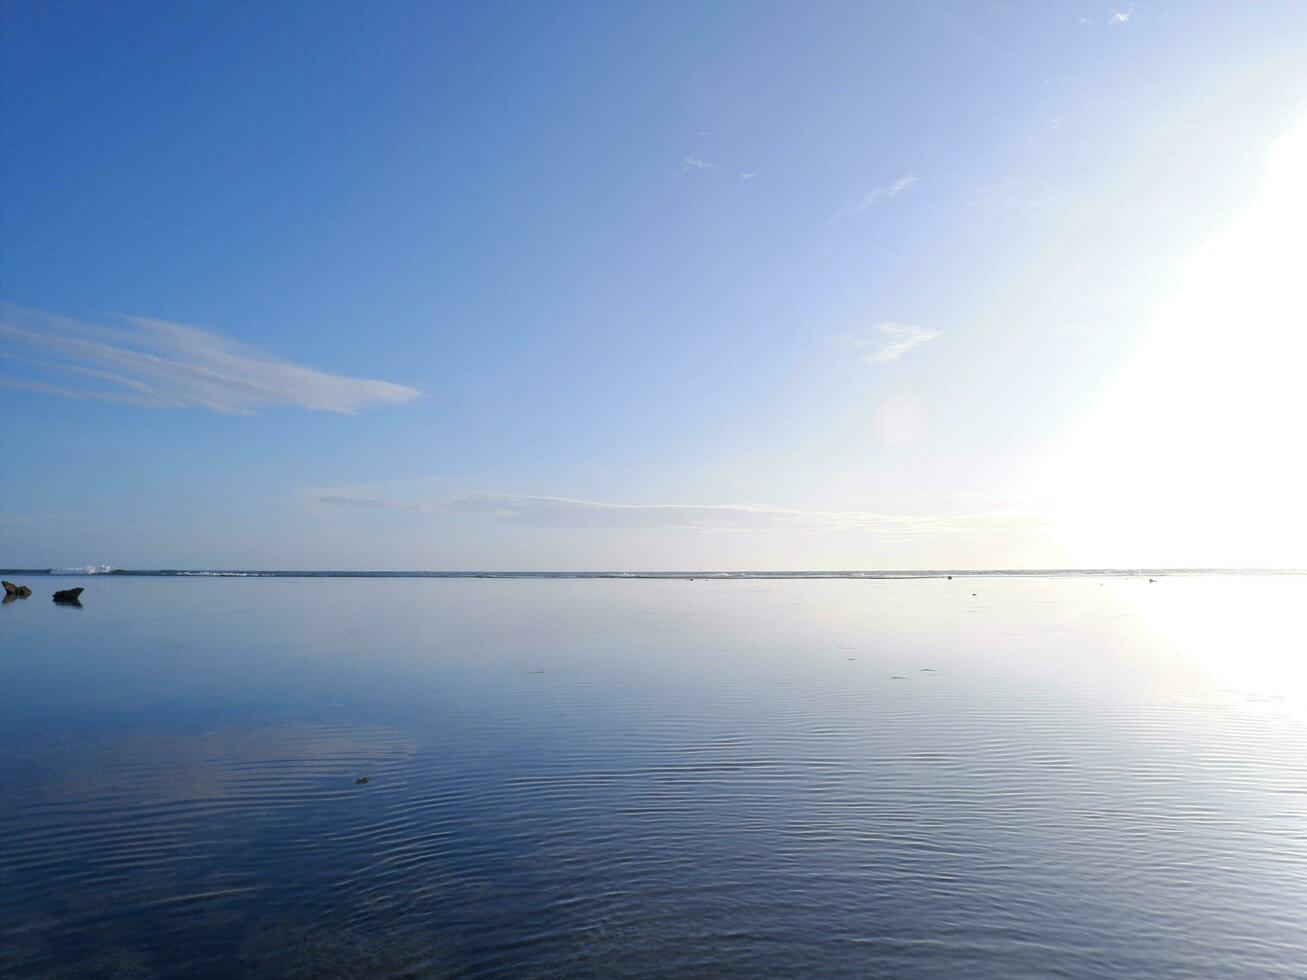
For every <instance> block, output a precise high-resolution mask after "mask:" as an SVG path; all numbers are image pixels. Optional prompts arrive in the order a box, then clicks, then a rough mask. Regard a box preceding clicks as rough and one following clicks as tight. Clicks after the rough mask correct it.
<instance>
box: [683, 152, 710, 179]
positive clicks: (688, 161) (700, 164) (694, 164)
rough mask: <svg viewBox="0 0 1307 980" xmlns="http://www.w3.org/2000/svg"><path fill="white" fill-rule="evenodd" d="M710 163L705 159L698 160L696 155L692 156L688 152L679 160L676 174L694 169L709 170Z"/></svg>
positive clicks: (686, 172)
mask: <svg viewBox="0 0 1307 980" xmlns="http://www.w3.org/2000/svg"><path fill="white" fill-rule="evenodd" d="M711 169H712V164H711V163H710V162H709V161H707V160H700V159H699V158H698V157H692V156H690V155H689V154H688V153H687V154H686V155H685V158H684V159H683V160H682V161H681V169H680V170H678V171H676V173H677V175H678V176H679V175H680V174H688V173H691V172H693V171H696V170H711Z"/></svg>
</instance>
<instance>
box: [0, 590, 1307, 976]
mask: <svg viewBox="0 0 1307 980" xmlns="http://www.w3.org/2000/svg"><path fill="white" fill-rule="evenodd" d="M1304 591H1307V580H1304V579H1302V578H1297V577H1295V578H1282V579H1274V580H1270V579H1251V578H1250V579H1233V580H1232V579H1225V578H1221V579H1165V580H1162V581H1159V582H1158V583H1155V584H1151V585H1150V584H1148V583H1147V582H1146V581H1144V580H1129V581H1118V582H1109V583H1108V584H1106V585H1104V584H1102V583H1101V582H1099V581H1097V580H1093V579H1079V580H1020V579H1007V580H994V579H989V580H984V581H977V580H970V581H968V580H961V579H959V580H955V581H953V582H947V581H931V580H921V581H907V582H884V581H877V582H842V581H822V582H766V583H759V582H704V581H700V582H683V581H669V582H630V581H491V582H486V581H474V580H468V581H448V580H445V581H403V580H386V581H351V580H330V581H326V580H312V581H309V580H275V581H267V580H264V581H250V580H220V581H215V580H207V581H186V580H177V579H170V580H140V579H103V578H101V579H95V580H93V581H91V582H90V583H89V584H88V592H87V595H86V601H85V608H84V609H83V610H81V611H80V612H79V613H77V614H76V615H72V614H69V613H68V611H62V613H63V615H60V613H61V611H60V610H57V609H54V608H52V604H49V603H48V602H47V603H43V604H41V605H40V606H35V605H33V606H30V607H26V608H24V607H7V608H6V609H5V610H4V611H3V613H2V614H0V615H3V617H4V618H3V619H2V620H0V629H3V636H4V640H5V642H4V653H3V660H0V671H2V672H3V674H2V676H0V680H2V681H3V686H2V687H0V707H2V708H3V714H2V718H0V725H2V726H3V728H2V731H3V735H4V740H3V755H0V791H2V793H0V818H2V821H3V822H2V827H0V829H2V831H3V838H2V839H3V842H4V847H3V856H2V857H0V867H3V873H4V885H5V887H4V889H3V899H2V901H3V919H4V928H5V935H6V941H5V943H4V947H5V949H6V952H5V954H4V956H5V960H4V962H0V967H5V968H6V969H8V970H10V971H11V972H17V973H18V974H19V975H22V974H23V973H24V972H28V973H33V974H36V973H40V972H42V971H43V970H44V971H46V972H49V971H50V970H51V969H55V970H57V969H61V968H64V969H66V968H68V967H69V966H70V965H72V964H81V965H82V966H84V967H86V968H88V969H89V968H91V967H94V966H96V964H100V966H99V967H96V968H105V969H108V967H104V966H103V963H104V962H107V960H106V957H108V958H109V959H113V958H114V957H117V958H118V960H115V962H118V961H121V963H126V964H128V966H129V967H130V968H132V969H139V970H140V971H141V972H145V973H147V974H148V973H149V972H151V971H155V972H165V973H167V972H171V973H178V972H191V973H195V972H200V973H203V972H205V971H206V970H207V971H217V969H218V966H219V965H221V964H223V963H227V962H229V961H231V959H232V958H233V957H244V958H245V959H244V968H245V969H247V970H254V971H255V972H262V973H263V974H264V975H268V976H284V975H289V974H295V973H297V972H298V973H301V974H309V973H314V972H318V973H321V972H324V971H325V972H335V973H351V972H353V973H355V974H356V975H376V974H377V973H384V972H386V971H387V970H390V969H394V968H400V967H404V968H411V969H416V970H418V972H422V971H424V970H425V971H428V972H437V973H440V972H456V971H459V970H466V971H471V972H474V973H476V972H481V973H487V974H496V973H501V974H504V975H510V974H513V973H515V972H518V971H519V970H520V968H521V967H522V966H523V965H524V964H528V963H530V964H533V965H534V966H536V968H538V969H540V970H541V971H542V972H545V973H551V972H552V973H571V974H575V973H578V972H580V973H594V974H600V975H608V974H612V973H615V972H626V973H641V972H643V973H647V974H665V973H666V972H667V971H668V970H669V969H676V968H679V969H682V970H700V971H702V970H708V971H709V972H719V973H720V972H732V973H737V974H758V973H766V972H776V973H784V972H787V971H788V972H790V973H794V972H800V973H809V974H811V973H822V974H827V975H831V974H856V973H863V972H865V970H866V969H867V967H868V964H870V965H871V966H872V967H873V968H874V969H876V970H879V971H881V972H888V973H894V974H897V975H913V974H927V975H928V974H934V975H939V974H940V973H948V972H950V971H952V972H968V973H970V974H971V975H985V974H990V975H995V974H1000V973H1006V974H1008V975H1010V974H1011V972H1012V969H1011V968H1012V966H1013V964H1016V965H1017V969H1016V971H1015V972H1027V973H1047V972H1049V971H1050V970H1051V969H1053V968H1054V967H1056V968H1057V969H1068V970H1070V971H1071V972H1081V973H1083V972H1100V973H1101V972H1110V973H1117V974H1120V973H1134V974H1151V975H1159V974H1163V973H1167V972H1183V971H1184V970H1190V971H1194V970H1200V969H1210V968H1211V967H1212V966H1213V964H1219V966H1220V968H1221V972H1222V974H1223V975H1241V974H1242V975H1275V974H1276V972H1277V970H1278V971H1280V972H1282V973H1283V974H1284V975H1292V970H1291V969H1290V967H1291V966H1293V964H1294V962H1295V958H1296V957H1298V956H1299V955H1300V952H1301V951H1302V945H1301V942H1302V936H1301V929H1300V928H1298V927H1299V926H1300V921H1299V919H1298V916H1299V913H1298V911H1297V910H1298V908H1299V907H1300V903H1299V902H1297V900H1296V899H1297V898H1300V897H1301V895H1302V894H1303V889H1304V885H1307V848H1304V846H1303V844H1302V840H1303V839H1304V838H1303V833H1304V831H1307V818H1304V817H1302V816H1301V815H1297V816H1295V815H1294V811H1293V810H1291V809H1290V808H1287V807H1286V806H1285V803H1284V801H1285V799H1286V798H1293V797H1291V796H1286V794H1293V793H1298V794H1301V793H1302V792H1303V791H1304V790H1307V772H1305V771H1304V769H1303V766H1302V764H1301V762H1300V759H1301V758H1302V757H1303V754H1304V752H1305V751H1307V732H1305V731H1304V728H1303V725H1302V721H1301V717H1300V716H1298V715H1296V714H1295V713H1294V711H1293V710H1292V707H1291V702H1290V701H1289V700H1288V699H1286V700H1285V701H1274V700H1257V699H1256V698H1254V699H1250V698H1249V697H1248V695H1249V694H1250V693H1251V694H1254V695H1257V696H1258V697H1262V696H1265V698H1267V699H1269V698H1272V697H1274V696H1276V695H1278V694H1283V692H1284V691H1286V690H1288V687H1287V684H1286V682H1285V681H1284V677H1286V676H1288V675H1287V674H1281V675H1276V674H1275V673H1273V672H1268V669H1269V668H1268V667H1267V665H1274V664H1282V665H1285V667H1286V669H1290V671H1289V672H1290V673H1291V668H1293V667H1294V664H1293V662H1292V657H1290V656H1288V654H1289V652H1290V651H1291V650H1292V649H1294V648H1295V645H1296V647H1297V648H1299V649H1301V647H1302V643H1301V637H1302V629H1301V628H1300V627H1297V626H1296V625H1295V624H1292V623H1291V622H1289V619H1288V616H1287V614H1286V613H1285V610H1287V609H1290V608H1293V607H1294V606H1298V607H1301V605H1302V602H1301V599H1302V598H1303V593H1304ZM973 592H975V593H977V594H976V595H975V596H972V593H973ZM1235 609H1240V610H1243V614H1244V615H1245V616H1253V617H1256V616H1261V617H1263V618H1262V619H1260V620H1258V622H1257V623H1256V624H1252V625H1251V626H1250V628H1249V629H1247V630H1245V631H1243V632H1242V633H1239V631H1238V630H1237V629H1236V627H1237V623H1238V616H1237V615H1235V614H1234V613H1233V612H1232V611H1233V610H1235ZM15 613H17V615H15ZM1275 617H1278V618H1275ZM1174 623H1179V624H1181V626H1183V627H1184V630H1182V631H1176V630H1170V629H1169V626H1170V625H1171V624H1174ZM1263 626H1264V628H1263ZM1295 630H1296V632H1295ZM1240 636H1242V637H1243V642H1242V644H1241V645H1240V646H1239V648H1238V651H1237V653H1238V655H1237V656H1232V657H1230V658H1229V659H1230V661H1231V662H1232V663H1234V664H1236V665H1239V669H1243V666H1246V665H1248V664H1252V665H1254V666H1256V667H1257V670H1258V671H1259V673H1257V674H1256V675H1248V677H1249V680H1250V683H1248V684H1245V685H1243V686H1240V685H1233V686H1234V689H1235V690H1234V691H1231V690H1230V688H1231V686H1232V685H1231V684H1230V676H1229V675H1228V674H1224V673H1221V672H1220V671H1219V670H1216V669H1215V668H1214V666H1213V665H1214V664H1215V663H1217V662H1218V660H1217V659H1214V658H1215V656H1216V655H1215V652H1214V651H1216V650H1218V649H1219V648H1220V647H1221V645H1222V644H1227V645H1228V644H1231V643H1233V642H1235V641H1237V640H1238V639H1239V637H1240ZM1200 641H1201V642H1200ZM1252 646H1255V647H1256V650H1255V651H1253V652H1252V653H1250V652H1249V647H1252ZM1257 657H1260V658H1261V659H1260V660H1258V659H1257ZM924 668H930V669H929V670H925V669H924ZM896 676H897V677H901V678H902V680H894V679H893V678H894V677H896ZM1254 679H1256V680H1259V681H1260V682H1261V683H1262V684H1263V685H1264V686H1260V687H1259V686H1257V684H1253V683H1251V680H1254ZM1236 692H1239V693H1236ZM363 774H366V775H369V776H370V782H369V784H368V785H367V786H355V785H354V782H353V780H354V779H355V778H356V777H357V776H359V775H363ZM1200 926H1201V928H1200ZM1191 933H1192V935H1190V934H1191ZM1178 934H1185V935H1186V936H1187V937H1188V938H1186V942H1185V943H1184V944H1179V943H1177V942H1176V941H1174V938H1173V937H1174V936H1175V935H1178ZM56 937H59V938H58V941H56ZM1295 944H1297V945H1295ZM132 964H135V966H131V965H132ZM120 965H121V964H120ZM124 968H126V967H124Z"/></svg>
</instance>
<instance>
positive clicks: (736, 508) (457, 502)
mask: <svg viewBox="0 0 1307 980" xmlns="http://www.w3.org/2000/svg"><path fill="white" fill-rule="evenodd" d="M315 499H316V500H317V501H318V502H319V503H324V504H331V505H338V506H348V507H366V508H385V509H390V510H408V511H419V512H425V513H436V514H447V515H471V516H474V517H481V518H488V519H491V520H494V521H496V522H497V523H501V524H512V525H519V526H522V527H532V528H567V529H620V530H648V529H665V530H686V531H705V532H711V531H767V530H832V531H866V532H872V533H876V534H883V535H904V536H919V535H935V534H944V535H952V536H969V535H974V534H984V533H994V532H1001V531H1006V530H1011V529H1014V528H1017V527H1027V526H1033V525H1036V524H1042V523H1043V520H1042V518H1039V517H1037V516H1035V515H1030V514H1018V513H1008V512H995V513H988V514H975V515H957V516H953V515H950V516H935V517H904V516H894V515H886V514H874V513H868V512H861V511H811V510H794V509H790V508H784V507H768V506H763V505H757V504H619V503H609V502H604V501H596V500H575V499H571V498H568V497H541V496H531V495H526V494H509V493H491V492H476V493H464V494H458V495H455V496H451V497H443V498H430V499H426V500H412V501H402V500H390V499H386V498H382V497H366V496H360V495H353V494H329V493H322V494H318V495H317V496H316V497H315Z"/></svg>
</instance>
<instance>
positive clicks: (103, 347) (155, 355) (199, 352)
mask: <svg viewBox="0 0 1307 980" xmlns="http://www.w3.org/2000/svg"><path fill="white" fill-rule="evenodd" d="M118 321H119V322H120V323H121V325H120V326H114V327H109V326H103V325H99V324H94V323H88V322H85V321H82V320H75V319H71V318H69V317H61V316H56V315H54V314H51V313H44V312H41V311H39V310H29V309H23V308H21V307H15V306H10V305H7V304H5V305H0V338H2V339H3V347H0V356H3V357H4V358H5V359H6V360H8V361H10V362H13V363H18V364H23V365H25V366H26V368H27V371H26V372H24V376H21V377H10V376H5V377H4V378H3V379H2V381H0V383H3V384H4V386H5V387H9V388H17V389H21V390H26V391H34V392H41V393H44V394H51V395H59V396H62V397H65V398H79V399H96V400H99V401H108V402H119V403H124V404H129V405H140V406H142V407H145V408H208V409H211V410H213V411H215V412H222V413H224V414H227V415H256V414H258V411H259V410H260V409H262V408H266V407H268V406H271V405H294V406H297V407H300V408H308V409H313V410H315V411H323V412H341V413H345V414H349V415H353V414H355V413H357V412H358V411H359V410H360V409H362V408H366V407H369V406H372V405H379V404H399V403H403V402H408V401H412V400H413V399H415V398H417V397H419V396H420V395H421V394H422V393H421V392H420V391H418V390H417V389H416V388H410V387H408V386H406V385H401V384H395V383H393V382H390V381H377V380H374V379H370V378H352V377H348V376H346V375H341V374H330V373H328V372H326V371H319V370H317V369H315V368H311V367H305V366H304V365H301V364H295V363H293V362H291V361H285V360H281V359H279V358H277V357H274V356H273V355H271V354H268V353H265V352H263V351H260V350H257V349H256V348H253V347H250V346H248V345H246V344H242V343H240V342H238V341H235V340H232V339H230V338H228V337H224V336H222V335H221V334H217V333H214V332H212V331H208V330H202V329H200V328H198V327H188V326H184V325H182V324H178V323H167V322H165V321H162V320H151V319H147V318H145V317H120V318H118Z"/></svg>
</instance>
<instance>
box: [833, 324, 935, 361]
mask: <svg viewBox="0 0 1307 980" xmlns="http://www.w3.org/2000/svg"><path fill="white" fill-rule="evenodd" d="M939 336H940V331H938V330H931V329H930V328H928V327H918V326H914V325H912V324H910V323H893V322H891V321H886V322H885V323H878V324H876V325H875V326H873V327H870V328H869V329H868V330H867V331H866V332H864V333H861V334H841V335H840V336H838V337H835V338H833V340H834V342H835V343H836V344H838V345H839V346H840V347H844V348H846V349H849V350H853V351H856V352H857V353H858V356H859V357H861V358H862V360H864V361H866V362H867V363H868V364H887V363H889V362H890V361H897V360H898V359H899V358H900V357H902V356H903V355H904V354H906V353H907V352H908V351H910V350H912V349H913V348H914V347H920V346H921V345H922V344H924V343H926V342H927V341H930V340H934V339H935V338H936V337H939Z"/></svg>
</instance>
